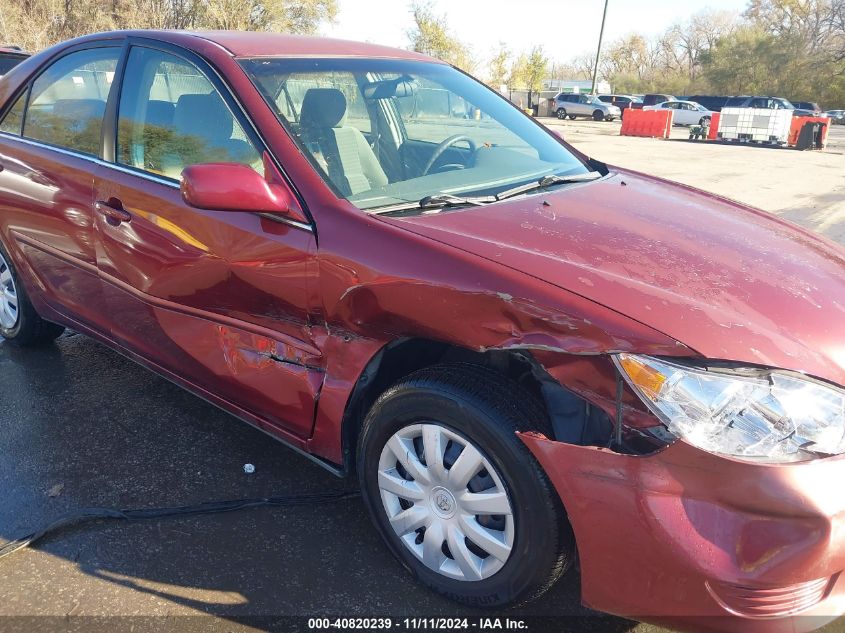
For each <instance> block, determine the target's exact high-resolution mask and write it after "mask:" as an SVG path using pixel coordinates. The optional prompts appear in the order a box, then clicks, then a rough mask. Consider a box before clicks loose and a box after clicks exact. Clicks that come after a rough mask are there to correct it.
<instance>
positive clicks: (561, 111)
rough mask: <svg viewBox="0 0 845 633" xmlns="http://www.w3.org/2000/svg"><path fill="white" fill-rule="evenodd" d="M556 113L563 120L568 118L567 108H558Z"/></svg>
mask: <svg viewBox="0 0 845 633" xmlns="http://www.w3.org/2000/svg"><path fill="white" fill-rule="evenodd" d="M556 114H557V118H558V119H560V120H561V121H563V119H565V118H566V110H565V109H564V108H558V109H557V112H556Z"/></svg>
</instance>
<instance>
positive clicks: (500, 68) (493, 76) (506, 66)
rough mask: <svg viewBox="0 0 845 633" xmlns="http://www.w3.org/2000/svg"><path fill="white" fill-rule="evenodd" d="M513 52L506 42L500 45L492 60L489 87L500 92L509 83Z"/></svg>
mask: <svg viewBox="0 0 845 633" xmlns="http://www.w3.org/2000/svg"><path fill="white" fill-rule="evenodd" d="M510 62H511V52H510V49H508V47H507V46H506V45H505V43H504V42H501V43H500V44H499V48H498V50H497V51H496V53H495V54H494V55H493V57H492V59H491V60H490V68H489V70H488V81H487V83H488V85H490V86H491V87H492V88H494V89H495V90H500V89H501V87H502V86H504V85H507V83H508V74H509V73H510Z"/></svg>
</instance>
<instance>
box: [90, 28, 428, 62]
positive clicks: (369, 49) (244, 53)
mask: <svg viewBox="0 0 845 633" xmlns="http://www.w3.org/2000/svg"><path fill="white" fill-rule="evenodd" d="M116 37H147V38H150V39H156V40H162V41H165V42H171V43H173V44H178V45H181V46H185V47H187V48H191V46H192V43H193V44H196V43H197V42H198V41H205V42H213V43H214V44H217V45H218V46H220V47H222V48H224V49H225V50H227V51H228V52H229V53H230V54H232V55H233V56H235V57H265V56H268V57H269V56H273V57H381V58H392V59H416V60H425V61H434V60H433V58H431V57H429V56H427V55H423V54H422V53H417V52H415V51H408V50H403V49H400V48H391V47H389V46H380V45H378V44H367V43H364V42H353V41H350V40H338V39H332V38H328V37H311V36H306V35H283V34H281V33H267V32H258V31H176V30H131V31H110V32H106V33H96V34H93V35H89V36H84V37H82V38H79V40H77V41H82V40H91V39H103V38H116Z"/></svg>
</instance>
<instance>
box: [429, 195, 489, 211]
mask: <svg viewBox="0 0 845 633" xmlns="http://www.w3.org/2000/svg"><path fill="white" fill-rule="evenodd" d="M490 202H496V198H494V197H493V196H483V197H482V196H476V197H471V196H467V197H465V196H453V195H452V194H450V193H435V194H434V195H432V196H426V197H425V198H423V199H422V200H420V202H419V205H420V209H433V208H437V207H453V206H455V205H459V204H472V205H475V206H480V205H482V204H489V203H490Z"/></svg>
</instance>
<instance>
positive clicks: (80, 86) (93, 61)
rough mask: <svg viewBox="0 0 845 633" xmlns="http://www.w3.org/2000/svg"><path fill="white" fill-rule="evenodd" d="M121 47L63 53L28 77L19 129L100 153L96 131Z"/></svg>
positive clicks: (51, 141) (35, 137)
mask: <svg viewBox="0 0 845 633" xmlns="http://www.w3.org/2000/svg"><path fill="white" fill-rule="evenodd" d="M119 56H120V49H119V48H116V47H107V48H92V49H88V50H83V51H78V52H76V53H70V54H69V55H65V56H64V57H62V58H61V59H59V60H58V61H56V62H54V63H53V64H52V65H51V66H49V67H48V68H47V70H46V71H44V72H43V73H41V75H39V76H38V78H37V79H36V80H35V81H34V82H33V84H32V87H31V96H30V99H29V105H28V106H27V110H26V117H25V120H24V129H23V135H24V136H25V137H26V138H30V139H33V140H37V141H42V142H44V143H49V144H51V145H57V146H59V147H64V148H67V149H71V150H74V151H77V152H81V153H83V154H91V155H94V156H99V155H100V134H101V131H102V127H103V116H104V114H105V111H106V101H107V100H108V97H109V92H110V90H111V86H112V81H113V80H114V71H115V68H116V67H117V60H118V57H119Z"/></svg>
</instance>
